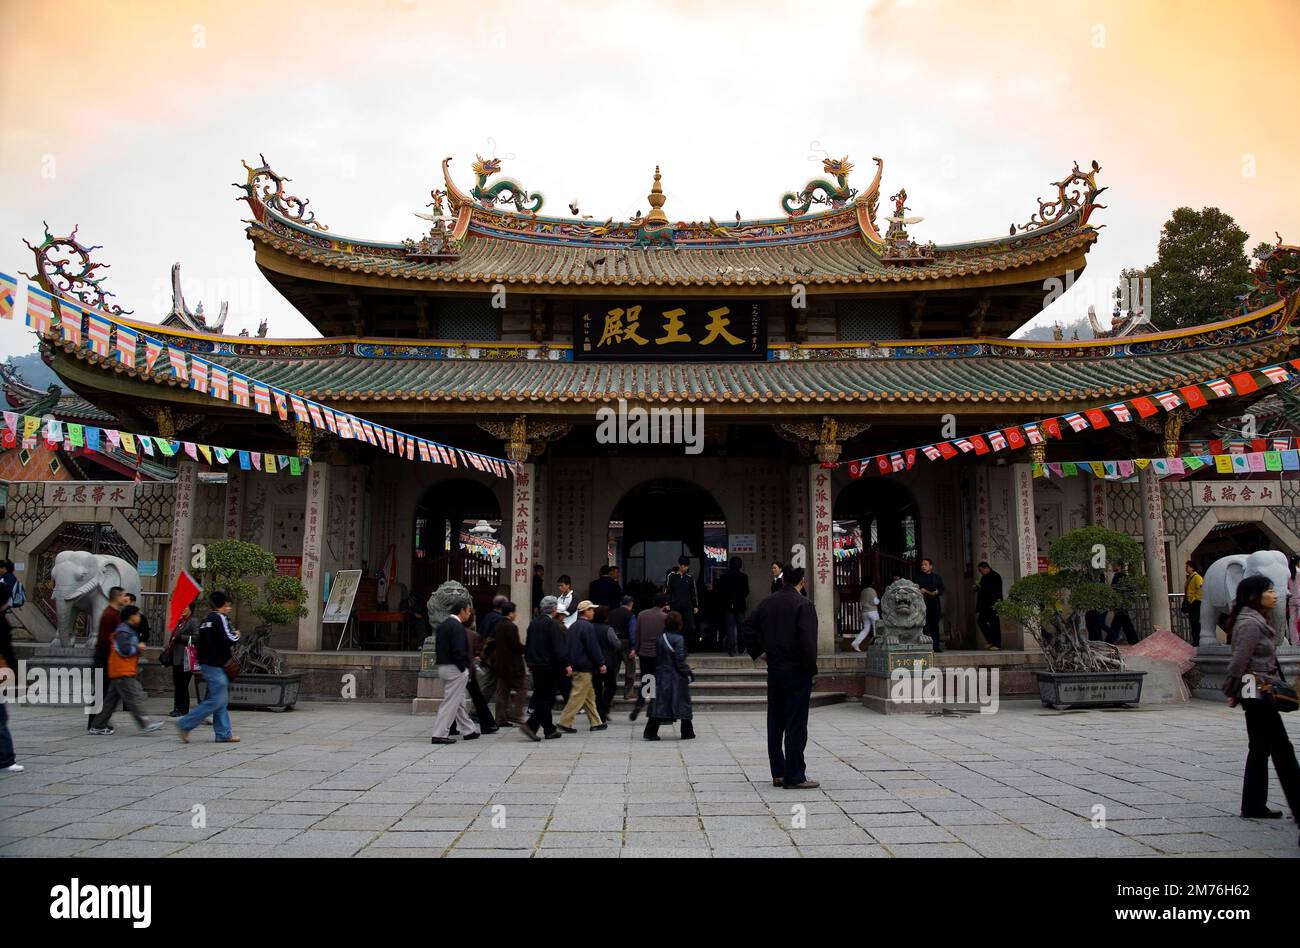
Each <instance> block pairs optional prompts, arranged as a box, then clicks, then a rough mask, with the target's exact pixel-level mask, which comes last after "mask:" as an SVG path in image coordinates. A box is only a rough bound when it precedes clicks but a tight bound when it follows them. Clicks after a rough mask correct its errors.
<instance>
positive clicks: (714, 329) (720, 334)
mask: <svg viewBox="0 0 1300 948" xmlns="http://www.w3.org/2000/svg"><path fill="white" fill-rule="evenodd" d="M729 312H731V309H730V308H729V307H727V306H723V307H720V308H719V309H711V310H709V324H708V325H707V326H705V327H704V328H705V329H707V330H708V331H709V334H708V335H707V336H705V337H704V338H703V339H701V340H700V345H702V346H707V345H708V344H709V343H711V342H713V340H715V339H718V338H722V339H725V340H727V342H729V343H730V344H731V345H733V346H743V345H744V344H745V341H744V340H743V339H737V338H736V337H735V336H733V335H732V334H731V333H729V332H727V327H728V326H730V325H731V320H730V319H727V318H726V316H727V314H728V313H729Z"/></svg>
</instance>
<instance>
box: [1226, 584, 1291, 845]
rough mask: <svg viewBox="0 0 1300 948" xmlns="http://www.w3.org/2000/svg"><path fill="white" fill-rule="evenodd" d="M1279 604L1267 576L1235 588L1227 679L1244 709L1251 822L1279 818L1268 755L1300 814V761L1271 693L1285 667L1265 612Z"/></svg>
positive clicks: (1246, 809) (1244, 811) (1246, 801)
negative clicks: (1271, 793)
mask: <svg viewBox="0 0 1300 948" xmlns="http://www.w3.org/2000/svg"><path fill="white" fill-rule="evenodd" d="M1276 605H1277V591H1276V590H1274V588H1273V582H1272V580H1270V579H1269V578H1268V577H1267V576H1247V577H1246V578H1245V579H1243V580H1242V581H1241V584H1240V585H1239V586H1238V587H1237V599H1236V602H1235V604H1234V605H1233V607H1232V614H1231V615H1230V616H1229V617H1228V627H1229V628H1230V629H1231V630H1232V660H1231V661H1230V662H1229V664H1228V671H1227V673H1226V674H1225V675H1224V679H1223V691H1224V693H1225V694H1226V695H1228V706H1229V707H1235V706H1236V705H1238V704H1240V705H1241V707H1242V710H1244V711H1245V712H1246V733H1247V734H1248V735H1249V736H1250V750H1249V751H1248V752H1247V754H1246V776H1245V779H1244V781H1243V783H1242V787H1241V815H1242V817H1244V818H1245V819H1248V820H1264V819H1280V818H1281V816H1282V811H1281V810H1271V809H1269V807H1268V759H1269V758H1270V757H1272V758H1273V768H1274V769H1275V770H1276V771H1277V778H1278V781H1279V782H1280V783H1281V784H1282V793H1283V795H1284V796H1285V797H1286V802H1287V805H1288V806H1289V807H1290V808H1291V815H1292V816H1293V817H1297V818H1300V764H1297V763H1296V756H1295V749H1294V748H1292V746H1291V741H1290V739H1289V738H1288V737H1287V733H1286V725H1285V724H1283V723H1282V716H1281V714H1280V713H1279V711H1278V709H1277V705H1276V704H1274V703H1273V699H1272V698H1271V697H1270V696H1269V694H1268V688H1269V687H1270V686H1272V685H1276V684H1278V683H1280V682H1281V680H1282V676H1281V666H1279V665H1278V661H1277V649H1276V648H1275V647H1274V642H1273V627H1272V626H1271V625H1270V624H1269V622H1268V619H1266V618H1265V616H1268V615H1271V614H1272V611H1273V607H1274V606H1276Z"/></svg>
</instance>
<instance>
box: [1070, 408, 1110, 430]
mask: <svg viewBox="0 0 1300 948" xmlns="http://www.w3.org/2000/svg"><path fill="white" fill-rule="evenodd" d="M1084 415H1085V416H1086V417H1087V419H1088V421H1089V422H1090V423H1091V424H1092V426H1093V427H1094V428H1109V427H1110V419H1108V418H1107V417H1106V414H1105V412H1103V411H1102V410H1101V409H1100V408H1089V409H1087V410H1086V411H1085V412H1084ZM1075 430H1076V431H1077V430H1078V429H1077V428H1076V429H1075Z"/></svg>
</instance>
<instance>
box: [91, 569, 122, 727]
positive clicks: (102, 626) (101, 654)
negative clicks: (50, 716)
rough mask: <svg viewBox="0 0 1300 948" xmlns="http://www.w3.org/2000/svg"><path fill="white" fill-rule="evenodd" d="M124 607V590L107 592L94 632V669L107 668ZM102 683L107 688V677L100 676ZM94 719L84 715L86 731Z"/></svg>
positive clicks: (105, 675) (116, 589)
mask: <svg viewBox="0 0 1300 948" xmlns="http://www.w3.org/2000/svg"><path fill="white" fill-rule="evenodd" d="M125 605H126V590H125V589H123V588H122V587H121V586H114V587H112V588H111V589H110V590H109V591H108V605H107V606H105V607H104V611H103V612H101V613H100V614H99V628H98V629H96V630H95V657H94V660H93V665H94V667H95V668H101V669H103V668H107V667H108V650H109V649H110V648H112V647H113V635H114V634H115V633H116V632H117V626H118V623H119V622H121V610H122V607H123V606H125ZM100 677H101V679H102V680H103V683H104V688H105V689H107V688H108V675H107V674H104V675H101V676H100ZM107 697H108V695H107V693H105V694H104V695H101V696H100V700H99V702H98V703H100V704H102V703H103V701H104V699H105V698H107ZM94 719H95V718H94V716H93V715H89V714H88V715H86V730H87V731H89V730H90V722H91V721H93V720H94Z"/></svg>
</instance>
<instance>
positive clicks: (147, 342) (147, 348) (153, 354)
mask: <svg viewBox="0 0 1300 948" xmlns="http://www.w3.org/2000/svg"><path fill="white" fill-rule="evenodd" d="M162 350H163V347H162V343H161V342H159V341H158V340H157V339H155V338H154V337H153V336H145V337H144V370H145V371H146V372H152V371H153V364H154V363H155V362H157V361H158V357H159V356H161V355H162Z"/></svg>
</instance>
